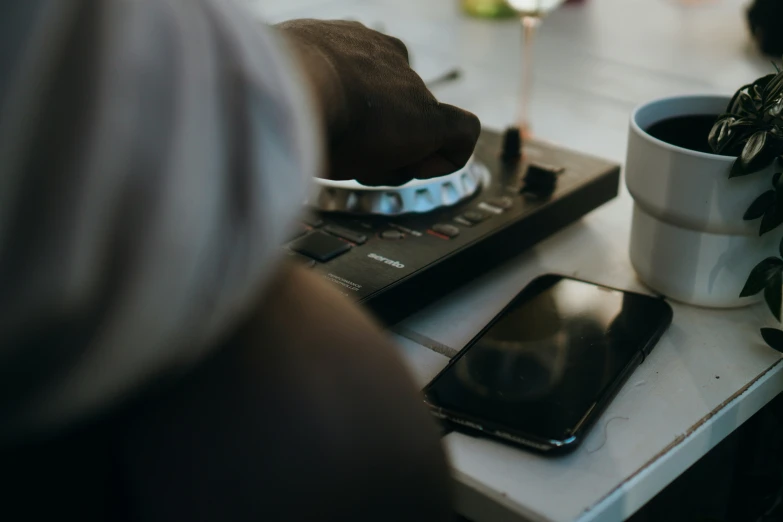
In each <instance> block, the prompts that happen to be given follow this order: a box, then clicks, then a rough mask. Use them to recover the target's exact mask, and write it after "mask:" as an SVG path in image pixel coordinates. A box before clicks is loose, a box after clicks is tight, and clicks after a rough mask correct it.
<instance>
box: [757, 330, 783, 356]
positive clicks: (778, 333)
mask: <svg viewBox="0 0 783 522" xmlns="http://www.w3.org/2000/svg"><path fill="white" fill-rule="evenodd" d="M761 337H762V339H764V342H765V343H767V345H768V346H769V347H770V348H772V349H773V350H777V351H779V352H783V330H778V329H777V328H762V329H761Z"/></svg>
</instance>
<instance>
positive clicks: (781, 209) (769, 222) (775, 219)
mask: <svg viewBox="0 0 783 522" xmlns="http://www.w3.org/2000/svg"><path fill="white" fill-rule="evenodd" d="M781 223H783V202H781V201H779V200H778V199H775V203H774V204H773V205H772V206H770V207H769V208H768V209H767V211H766V212H765V213H764V217H763V218H761V226H759V235H760V236H763V235H764V234H766V233H767V232H769V231H770V230H774V229H775V228H777V227H778V226H779V225H780V224H781Z"/></svg>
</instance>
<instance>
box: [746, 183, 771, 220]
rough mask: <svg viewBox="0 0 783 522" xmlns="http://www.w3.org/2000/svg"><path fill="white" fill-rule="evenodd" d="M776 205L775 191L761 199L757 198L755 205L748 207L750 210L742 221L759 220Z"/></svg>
mask: <svg viewBox="0 0 783 522" xmlns="http://www.w3.org/2000/svg"><path fill="white" fill-rule="evenodd" d="M774 204H775V191H774V190H768V191H766V192H765V193H763V194H762V195H760V196H759V197H757V198H756V200H755V201H753V203H751V204H750V206H749V207H748V210H746V211H745V214H744V215H743V216H742V219H744V220H745V221H751V220H753V219H758V218H760V217H761V216H763V215H764V213H765V212H766V211H767V210H768V209H769V207H771V206H772V205H774Z"/></svg>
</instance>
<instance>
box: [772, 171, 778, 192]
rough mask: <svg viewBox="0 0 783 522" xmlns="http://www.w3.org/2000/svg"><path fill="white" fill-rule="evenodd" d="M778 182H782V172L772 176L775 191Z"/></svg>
mask: <svg viewBox="0 0 783 522" xmlns="http://www.w3.org/2000/svg"><path fill="white" fill-rule="evenodd" d="M778 181H780V172H776V173H774V174H773V175H772V188H774V189H775V190H777V188H778Z"/></svg>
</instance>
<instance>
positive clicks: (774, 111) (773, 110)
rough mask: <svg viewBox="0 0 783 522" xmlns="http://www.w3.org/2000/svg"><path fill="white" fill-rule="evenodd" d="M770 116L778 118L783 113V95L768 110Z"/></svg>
mask: <svg viewBox="0 0 783 522" xmlns="http://www.w3.org/2000/svg"><path fill="white" fill-rule="evenodd" d="M767 112H768V113H769V115H770V116H772V117H773V118H777V117H778V116H780V115H781V113H783V97H780V98H778V99H777V100H776V101H775V103H773V104H771V106H770V108H769V109H768V110H767Z"/></svg>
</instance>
